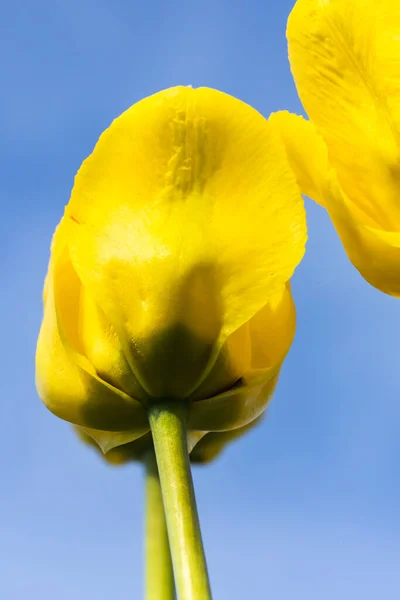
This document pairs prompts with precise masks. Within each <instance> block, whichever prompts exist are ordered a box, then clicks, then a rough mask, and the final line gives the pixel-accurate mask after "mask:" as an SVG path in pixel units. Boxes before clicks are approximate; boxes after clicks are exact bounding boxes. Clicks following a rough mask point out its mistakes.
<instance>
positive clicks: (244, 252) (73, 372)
mask: <svg viewBox="0 0 400 600" xmlns="http://www.w3.org/2000/svg"><path fill="white" fill-rule="evenodd" d="M305 240H306V226H305V215H304V207H303V203H302V199H301V195H300V192H299V189H298V184H297V182H296V178H295V176H294V174H293V172H292V169H291V167H290V165H289V162H288V159H287V156H286V151H285V148H284V146H283V144H282V141H281V139H280V137H279V135H277V133H276V130H275V128H274V127H272V126H271V125H270V124H269V122H268V121H267V120H266V119H265V118H264V117H262V116H261V115H260V114H259V113H258V112H257V111H255V110H254V109H252V108H251V107H250V106H248V105H246V104H244V103H243V102H240V101H239V100H237V99H235V98H232V97H230V96H228V95H226V94H223V93H222V92H218V91H216V90H211V89H207V88H200V89H192V88H185V87H177V88H172V89H169V90H165V91H163V92H159V93H158V94H155V95H154V96H151V97H149V98H146V99H144V100H142V101H141V102H138V103H137V104H135V105H133V106H132V107H131V108H130V109H128V110H127V111H126V112H125V113H123V114H122V115H121V116H120V117H119V118H117V119H116V120H115V121H114V122H113V123H112V124H111V126H110V127H109V128H108V129H107V130H106V131H105V132H104V133H103V134H102V136H101V137H100V139H99V141H98V143H97V145H96V147H95V149H94V151H93V153H92V154H91V155H90V156H89V158H87V159H86V160H85V161H84V163H83V165H82V167H81V169H80V170H79V172H78V174H77V176H76V178H75V184H74V187H73V190H72V195H71V198H70V200H69V203H68V205H67V207H66V209H65V214H64V217H63V218H62V220H61V222H60V224H59V226H58V228H57V230H56V233H55V235H54V238H53V243H52V249H51V258H50V263H49V269H48V275H47V279H46V284H45V293H44V318H43V323H42V327H41V331H40V335H39V340H38V348H37V360H36V373H37V377H36V379H37V387H38V391H39V395H40V396H41V398H42V400H43V401H44V402H45V404H46V405H47V407H48V408H49V409H50V410H51V411H52V412H53V413H54V414H56V415H57V416H59V417H61V418H63V419H65V420H67V421H70V422H71V423H73V424H75V425H78V426H80V427H82V428H83V429H84V430H85V431H86V432H87V433H89V435H91V436H92V437H93V438H94V439H96V441H97V442H98V443H99V445H100V446H101V447H102V449H103V450H104V451H108V450H110V449H112V448H113V447H116V446H120V445H122V444H124V443H127V442H131V441H134V440H135V439H138V438H140V437H142V436H143V435H145V434H146V433H147V432H148V431H149V428H150V429H151V431H152V435H153V440H154V445H155V451H156V455H157V462H158V467H159V471H160V479H161V484H162V487H163V495H164V504H165V510H166V516H167V523H168V529H169V530H171V531H170V541H171V549H172V556H173V560H174V568H175V567H176V569H179V570H180V572H179V574H178V577H177V586H178V594H179V595H180V596H181V597H182V598H186V597H188V598H189V597H190V598H192V597H193V598H195V597H201V598H204V600H206V598H208V597H209V588H208V584H207V582H206V579H205V577H204V572H205V567H204V560H203V558H202V552H203V551H202V544H201V536H200V534H199V531H198V521H197V516H196V514H195V510H194V509H193V507H194V506H195V503H194V494H193V489H192V484H191V483H190V481H191V480H190V481H189V479H190V473H189V472H188V457H187V442H186V440H187V429H189V432H190V431H193V432H200V433H204V432H211V431H226V430H231V429H236V428H238V427H244V426H246V425H247V424H248V423H250V422H252V421H253V420H255V419H256V418H257V417H258V416H259V415H260V414H261V413H262V412H263V410H264V409H265V406H266V404H267V402H268V400H269V398H270V396H271V394H272V392H273V389H274V386H275V383H276V380H277V377H278V373H279V370H280V367H281V365H282V362H283V360H284V358H285V355H286V353H287V351H288V350H289V348H290V345H291V342H292V339H293V334H294V328H295V315H294V305H293V301H292V297H291V294H290V288H289V280H290V277H291V276H292V274H293V272H294V269H295V267H296V266H297V264H298V263H299V262H300V260H301V258H302V256H303V253H304V246H305ZM185 455H186V458H185ZM179 481H180V482H181V483H182V481H186V483H185V485H183V484H182V485H180V484H179ZM176 494H178V496H177V495H176ZM179 494H181V495H180V496H179ZM182 523H183V525H182ZM186 525H187V527H188V529H187V531H188V532H189V533H188V535H187V540H189V542H188V543H189V546H190V547H186V549H185V552H184V553H183V555H182V548H183V545H182V543H181V540H180V539H178V537H177V536H178V535H181V533H182V531H183V530H185V527H186ZM188 562H190V565H189V564H188ZM186 567H187V568H188V570H189V571H190V573H191V574H190V576H188V575H187V573H186V574H185V573H184V572H183V571H184V569H185V568H186ZM194 593H196V594H197V596H195V595H193V594H194Z"/></svg>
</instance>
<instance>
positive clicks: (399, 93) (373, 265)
mask: <svg viewBox="0 0 400 600" xmlns="http://www.w3.org/2000/svg"><path fill="white" fill-rule="evenodd" d="M287 37H288V44H289V59H290V64H291V69H292V73H293V77H294V80H295V83H296V86H297V90H298V93H299V96H300V99H301V101H302V103H303V106H304V108H305V110H306V112H307V114H308V116H309V117H310V119H311V122H309V121H305V120H303V119H302V118H301V117H297V116H295V115H290V114H288V113H278V114H277V115H275V117H274V122H275V125H276V126H277V127H278V128H279V129H280V131H281V134H282V136H283V139H284V141H285V143H286V146H287V150H288V156H289V159H290V161H291V164H292V167H293V169H294V171H295V172H296V175H297V178H298V182H299V184H300V187H301V190H302V192H303V193H304V194H306V195H307V196H310V197H311V198H312V199H314V200H316V201H317V202H319V203H320V204H322V205H323V206H324V207H325V208H326V209H327V211H328V212H329V214H330V216H331V218H332V221H333V223H334V225H335V228H336V230H337V232H338V234H339V236H340V237H341V240H342V242H343V245H344V247H345V249H346V252H347V254H348V256H349V258H350V260H351V261H352V263H353V264H354V265H355V267H356V268H357V269H358V270H359V271H360V273H361V275H362V276H363V277H364V278H365V279H366V280H367V281H368V282H369V283H371V284H372V285H373V286H375V287H377V288H378V289H380V290H382V291H383V292H386V293H388V294H391V295H393V296H399V295H400V195H399V189H400V5H399V4H398V3H397V2H396V1H393V0H351V1H349V0H297V2H296V4H295V6H294V8H293V11H292V13H291V15H290V17H289V21H288V29H287Z"/></svg>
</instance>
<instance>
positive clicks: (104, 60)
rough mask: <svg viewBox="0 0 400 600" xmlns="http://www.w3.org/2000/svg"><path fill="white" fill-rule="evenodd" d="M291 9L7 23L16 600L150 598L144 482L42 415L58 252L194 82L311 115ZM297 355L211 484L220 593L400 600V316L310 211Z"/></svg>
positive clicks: (12, 6) (4, 552) (98, 10)
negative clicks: (93, 174)
mask: <svg viewBox="0 0 400 600" xmlns="http://www.w3.org/2000/svg"><path fill="white" fill-rule="evenodd" d="M291 5H292V1H291V0H280V2H277V1H276V0H263V1H262V0H258V1H256V0H246V1H244V0H242V1H238V0H236V1H235V0H203V1H202V2H194V1H191V0H186V1H185V2H183V1H178V0H170V1H169V2H162V1H161V0H148V1H146V2H144V1H142V2H138V1H135V0H129V1H128V0H124V1H122V0H112V1H111V0H79V1H78V0H71V1H70V2H65V1H63V0H51V1H50V0H36V1H35V2H27V1H26V2H22V3H21V2H15V3H11V2H8V3H6V4H5V5H4V6H3V8H2V17H1V21H0V53H1V56H2V68H1V88H2V92H1V95H0V108H1V110H0V120H1V126H0V128H1V139H2V143H1V148H0V165H1V166H0V169H1V171H2V174H1V206H2V217H1V220H0V230H1V235H0V246H1V252H0V261H1V267H2V269H1V272H2V292H1V294H0V314H1V315H2V320H1V322H2V325H1V343H0V346H1V347H0V360H1V362H0V364H1V366H2V373H3V375H2V377H1V384H0V385H1V404H0V418H1V421H0V422H1V425H2V437H1V447H2V451H1V461H0V469H1V494H0V531H1V535H0V552H1V559H0V597H1V598H2V600H24V599H25V598H41V599H42V600H47V599H49V600H50V599H52V600H53V599H54V598H56V599H57V600H67V599H68V600H70V599H71V598H74V599H77V600H80V599H84V598H85V599H86V598H87V599H89V598H90V599H92V598H96V599H98V600H103V599H104V600H109V599H110V598H113V599H114V598H115V599H116V600H130V599H132V598H133V599H135V600H136V599H139V598H141V594H142V567H143V564H142V537H141V536H142V524H141V517H142V510H143V505H142V473H141V469H140V468H139V466H133V465H132V466H129V467H127V468H122V469H114V470H113V469H111V468H107V467H106V466H105V465H104V464H103V463H102V462H101V461H100V460H99V459H98V457H97V456H96V455H95V454H94V453H93V452H91V451H90V450H88V449H87V448H85V447H83V446H81V445H80V444H79V443H78V442H77V441H76V439H75V437H74V436H73V434H72V432H71V430H70V428H69V426H68V425H67V424H66V423H64V422H62V421H59V420H58V419H57V418H55V417H53V416H52V415H51V414H50V413H48V412H47V411H46V409H45V408H44V407H43V406H42V404H41V402H40V401H39V399H38V397H37V394H36V391H35V388H34V351H35V343H36V337H37V333H38V328H39V324H40V320H41V311H42V307H41V293H42V283H43V278H44V275H45V270H46V265H47V260H48V253H49V243H50V238H51V235H52V232H53V229H54V227H55V225H56V223H57V221H58V220H59V218H60V216H61V214H62V211H63V206H64V204H65V203H66V202H67V201H68V198H69V193H70V189H71V186H72V183H73V177H74V174H75V171H76V170H77V168H78V167H79V165H80V163H81V161H82V160H83V159H84V158H85V157H86V155H87V154H88V153H89V152H90V151H91V149H92V147H93V145H94V143H95V142H96V139H97V137H98V135H99V134H100V132H101V131H102V130H103V129H104V128H105V127H106V126H107V125H108V124H109V122H110V121H111V120H112V119H113V118H114V117H115V116H116V115H118V114H119V113H120V112H122V111H123V110H124V109H126V108H127V107H128V106H129V105H130V104H132V103H134V102H136V101H137V100H139V99H140V98H142V97H144V96H146V95H148V94H151V93H153V92H155V91H157V90H160V89H162V88H165V87H169V86H172V85H176V84H192V85H194V86H199V85H206V86H210V87H215V88H218V89H221V90H223V91H225V92H228V93H230V94H233V95H235V96H237V97H239V98H241V99H242V100H244V101H246V102H248V103H250V104H252V105H253V106H255V107H256V108H257V109H258V110H259V111H260V112H262V113H263V114H264V115H266V116H267V115H268V114H269V113H270V112H272V111H275V110H278V109H281V108H287V109H289V110H292V111H294V112H299V111H301V107H300V104H299V101H298V99H297V95H296V91H295V88H294V85H293V83H292V80H291V77H290V73H289V67H288V64H287V59H286V43H285V37H284V31H285V21H286V18H287V15H288V13H289V10H290V8H291ZM307 208H308V216H309V234H310V240H309V244H308V252H307V255H306V258H305V260H304V261H303V263H302V264H301V267H300V268H299V269H298V271H297V273H296V276H295V278H294V282H293V291H294V296H295V300H296V304H297V310H298V330H297V336H296V340H295V343H294V345H293V348H292V350H291V352H290V355H289V357H288V360H287V361H286V363H285V367H284V369H283V372H282V377H281V380H280V383H279V386H278V389H277V392H276V394H275V397H274V399H273V401H272V404H271V406H270V410H269V418H268V419H267V420H266V421H265V422H264V424H263V425H262V426H261V427H260V428H259V429H257V430H256V431H254V432H253V433H251V434H250V435H248V437H247V438H245V439H243V440H241V441H240V442H239V443H237V444H236V445H232V446H231V447H230V448H229V449H228V450H227V451H226V453H225V454H224V455H223V456H222V457H221V458H220V460H218V461H217V462H216V463H215V464H214V465H212V466H211V467H209V468H203V469H198V470H196V472H195V484H196V489H197V494H198V502H199V509H200V513H201V519H202V525H203V530H204V538H205V545H206V548H207V553H208V557H209V567H210V572H211V579H212V584H213V588H214V594H215V599H216V600H243V598H247V597H249V598H260V599H262V598H271V599H272V598H273V600H292V599H293V598H296V600H320V599H323V600H337V599H338V598H340V599H341V600H354V599H356V598H362V599H363V600H377V599H378V598H384V599H385V600H396V599H397V598H398V597H399V593H400V592H399V590H400V571H399V564H400V467H399V465H400V401H399V400H400V369H399V334H400V304H399V301H398V300H394V299H392V298H389V297H386V296H384V295H383V294H381V293H379V292H378V291H376V290H374V289H372V288H371V287H369V286H368V285H367V284H366V283H365V282H364V281H363V280H362V279H361V277H360V276H359V275H358V273H357V272H356V271H355V270H354V269H353V268H352V267H351V265H350V264H349V263H348V262H347V259H346V257H345V254H344V251H343V249H342V247H341V245H340V243H339V241H338V239H337V238H336V235H335V233H334V231H333V228H332V225H331V224H330V222H329V220H328V218H327V215H326V214H325V213H324V211H323V210H322V209H321V208H320V207H317V206H314V205H312V204H311V203H308V204H307Z"/></svg>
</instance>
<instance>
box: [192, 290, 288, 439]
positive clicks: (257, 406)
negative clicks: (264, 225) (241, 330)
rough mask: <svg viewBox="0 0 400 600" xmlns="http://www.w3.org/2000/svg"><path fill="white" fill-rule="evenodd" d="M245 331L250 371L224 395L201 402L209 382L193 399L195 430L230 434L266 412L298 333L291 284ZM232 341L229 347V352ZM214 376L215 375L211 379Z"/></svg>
mask: <svg viewBox="0 0 400 600" xmlns="http://www.w3.org/2000/svg"><path fill="white" fill-rule="evenodd" d="M244 327H247V335H248V337H249V342H248V344H249V350H248V351H247V352H248V355H249V360H248V362H247V368H246V369H244V368H243V367H244V364H243V365H242V372H241V373H242V376H241V378H240V379H239V380H238V381H237V385H236V386H231V389H228V390H227V391H225V392H223V393H220V394H218V395H214V396H213V397H211V398H209V399H206V400H199V401H197V400H196V398H197V397H199V398H201V397H203V398H204V394H205V392H206V389H207V380H205V381H204V383H203V385H202V386H200V388H199V389H198V390H196V393H195V394H194V396H193V397H194V399H195V400H196V401H195V402H193V404H192V405H191V409H190V412H189V424H190V426H191V427H192V428H193V429H195V430H199V431H230V430H233V429H237V428H238V427H244V426H246V425H248V424H249V423H251V422H252V421H253V420H254V419H256V418H258V417H259V416H260V415H261V414H262V412H263V411H264V410H265V408H266V406H267V404H268V402H269V401H270V399H271V397H272V394H273V392H274V390H275V386H276V384H277V381H278V375H279V371H280V368H281V366H282V363H283V360H284V358H285V356H286V354H287V353H288V351H289V348H290V346H291V344H292V341H293V337H294V333H295V329H296V314H295V306H294V302H293V298H292V295H291V292H290V285H289V284H287V285H286V286H285V288H284V290H283V291H282V292H281V293H280V294H276V296H275V297H274V298H271V300H270V301H269V302H268V303H267V304H266V305H265V306H264V307H263V308H262V310H260V311H259V312H258V313H257V314H256V315H254V317H253V318H252V319H250V321H249V323H247V324H246V325H245V326H244ZM229 341H230V340H229V339H228V341H227V344H226V346H228V348H229ZM228 348H225V346H224V347H223V349H222V351H221V356H224V353H225V352H226V353H227V355H228V356H229V350H228ZM219 360H220V357H219V358H218V361H219ZM218 361H217V363H216V366H215V368H216V370H217V367H218ZM225 370H228V369H225ZM212 376H213V372H212V371H211V373H210V379H211V378H212Z"/></svg>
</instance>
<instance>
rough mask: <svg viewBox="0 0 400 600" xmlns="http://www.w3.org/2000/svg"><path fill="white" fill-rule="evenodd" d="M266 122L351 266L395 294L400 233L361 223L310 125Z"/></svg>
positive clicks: (291, 118) (299, 120) (279, 116)
mask: <svg viewBox="0 0 400 600" xmlns="http://www.w3.org/2000/svg"><path fill="white" fill-rule="evenodd" d="M270 122H271V125H273V126H274V127H276V129H277V131H279V133H280V135H281V138H282V141H283V142H284V145H285V147H286V149H287V155H288V158H289V162H290V164H291V166H292V168H293V171H294V173H295V175H296V177H297V180H298V184H299V187H300V190H301V191H302V193H303V194H305V195H307V196H310V197H311V198H312V199H313V200H316V201H317V202H319V203H320V204H322V205H323V206H325V208H326V209H327V210H328V212H329V215H330V217H331V219H332V221H333V224H334V226H335V228H336V231H337V233H338V234H339V236H340V238H341V240H342V243H343V245H344V248H345V250H346V252H347V254H348V256H349V258H350V260H351V262H352V263H353V265H354V266H355V267H356V268H357V269H358V271H359V272H360V274H361V275H362V276H363V277H364V278H365V279H366V280H367V281H368V282H369V283H370V284H371V285H373V286H374V287H376V288H378V289H379V290H381V291H382V292H385V293H387V294H390V295H392V296H400V233H397V232H385V231H382V230H379V229H377V228H374V227H373V226H371V225H368V224H364V223H365V221H366V216H365V214H364V213H362V211H360V210H359V207H358V206H355V205H354V204H352V203H351V202H350V200H349V199H348V198H347V196H346V194H345V193H344V191H343V190H342V189H341V187H340V184H339V182H338V180H337V176H336V173H335V170H334V169H333V168H332V167H331V165H330V164H329V161H328V153H327V148H326V145H325V143H324V141H323V139H322V137H321V136H320V135H319V134H318V132H317V131H316V129H315V127H314V125H313V124H312V123H311V122H310V121H306V120H305V119H303V117H299V116H297V115H293V114H290V113H287V112H279V113H275V114H274V115H271V118H270Z"/></svg>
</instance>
